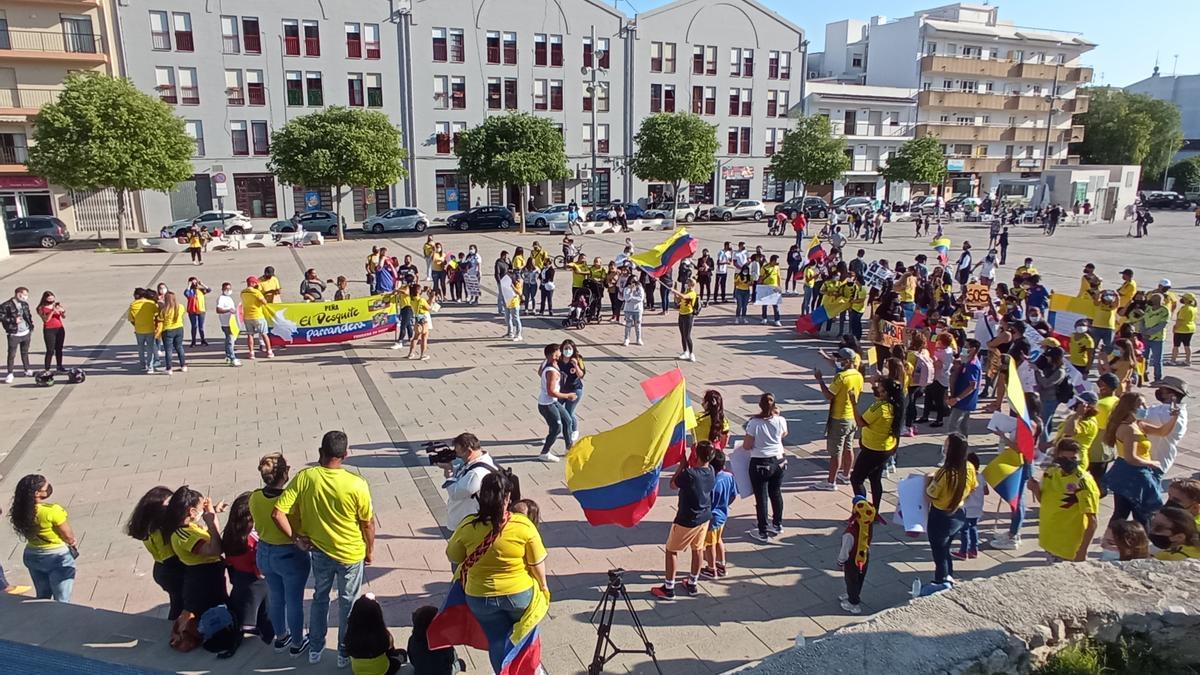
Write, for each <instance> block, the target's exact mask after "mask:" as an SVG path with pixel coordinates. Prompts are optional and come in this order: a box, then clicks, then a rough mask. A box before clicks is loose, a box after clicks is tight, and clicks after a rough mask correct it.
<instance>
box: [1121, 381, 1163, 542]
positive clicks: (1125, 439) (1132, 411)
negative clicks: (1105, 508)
mask: <svg viewBox="0 0 1200 675" xmlns="http://www.w3.org/2000/svg"><path fill="white" fill-rule="evenodd" d="M1174 414H1175V415H1178V414H1179V413H1178V411H1176V412H1175V413H1174ZM1145 418H1146V399H1145V398H1144V397H1142V395H1141V394H1139V393H1136V392H1130V393H1128V394H1122V395H1121V398H1119V399H1117V404H1116V406H1114V407H1113V410H1112V412H1111V413H1110V414H1109V416H1108V424H1107V425H1106V426H1105V428H1104V443H1105V445H1108V446H1110V447H1115V448H1116V449H1117V458H1116V459H1115V460H1113V463H1112V465H1111V466H1110V467H1109V469H1108V472H1107V473H1105V474H1104V479H1103V486H1104V487H1105V488H1107V489H1108V491H1109V492H1111V493H1112V494H1113V499H1114V502H1113V515H1112V519H1111V520H1110V521H1109V522H1116V521H1121V520H1125V519H1127V518H1129V517H1130V516H1133V519H1134V520H1136V521H1138V522H1139V523H1141V524H1142V527H1144V528H1146V530H1147V531H1149V530H1150V517H1151V516H1152V515H1153V514H1154V512H1155V511H1157V510H1158V509H1159V508H1161V507H1162V505H1163V501H1162V495H1161V494H1160V493H1159V491H1158V487H1159V478H1158V474H1157V473H1156V472H1157V471H1158V463H1157V462H1155V461H1154V460H1153V459H1152V458H1151V457H1150V439H1148V438H1147V437H1146V433H1145V431H1144V430H1143V428H1142V425H1143V424H1146V423H1145V422H1143V421H1142V420H1144V419H1145ZM1150 428H1152V429H1153V428H1157V427H1154V426H1153V425H1150Z"/></svg>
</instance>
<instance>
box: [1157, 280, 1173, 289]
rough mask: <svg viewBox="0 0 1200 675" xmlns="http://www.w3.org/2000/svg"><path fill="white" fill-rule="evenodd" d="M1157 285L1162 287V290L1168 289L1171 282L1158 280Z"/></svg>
mask: <svg viewBox="0 0 1200 675" xmlns="http://www.w3.org/2000/svg"><path fill="white" fill-rule="evenodd" d="M1158 285H1159V286H1162V287H1163V288H1170V287H1171V280H1170V279H1159V280H1158Z"/></svg>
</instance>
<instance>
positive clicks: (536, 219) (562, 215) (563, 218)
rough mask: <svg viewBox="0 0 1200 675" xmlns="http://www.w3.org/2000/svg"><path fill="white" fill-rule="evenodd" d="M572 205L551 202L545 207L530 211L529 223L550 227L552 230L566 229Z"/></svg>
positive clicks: (535, 225)
mask: <svg viewBox="0 0 1200 675" xmlns="http://www.w3.org/2000/svg"><path fill="white" fill-rule="evenodd" d="M570 209H571V207H570V206H569V205H568V204H551V205H550V206H547V207H546V208H544V209H540V210H538V211H530V212H529V220H528V222H529V224H531V225H533V226H534V227H549V228H550V229H551V230H565V229H566V225H567V214H568V213H569V212H570Z"/></svg>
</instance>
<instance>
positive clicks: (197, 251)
mask: <svg viewBox="0 0 1200 675" xmlns="http://www.w3.org/2000/svg"><path fill="white" fill-rule="evenodd" d="M188 253H190V254H192V262H204V259H203V258H204V256H203V253H204V249H201V248H189V249H188Z"/></svg>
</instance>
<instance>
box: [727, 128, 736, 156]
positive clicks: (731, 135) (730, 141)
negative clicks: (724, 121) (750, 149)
mask: <svg viewBox="0 0 1200 675" xmlns="http://www.w3.org/2000/svg"><path fill="white" fill-rule="evenodd" d="M725 151H726V152H727V153H728V154H730V155H736V154H737V151H738V128H737V127H729V129H728V133H727V138H726V146H725Z"/></svg>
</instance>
